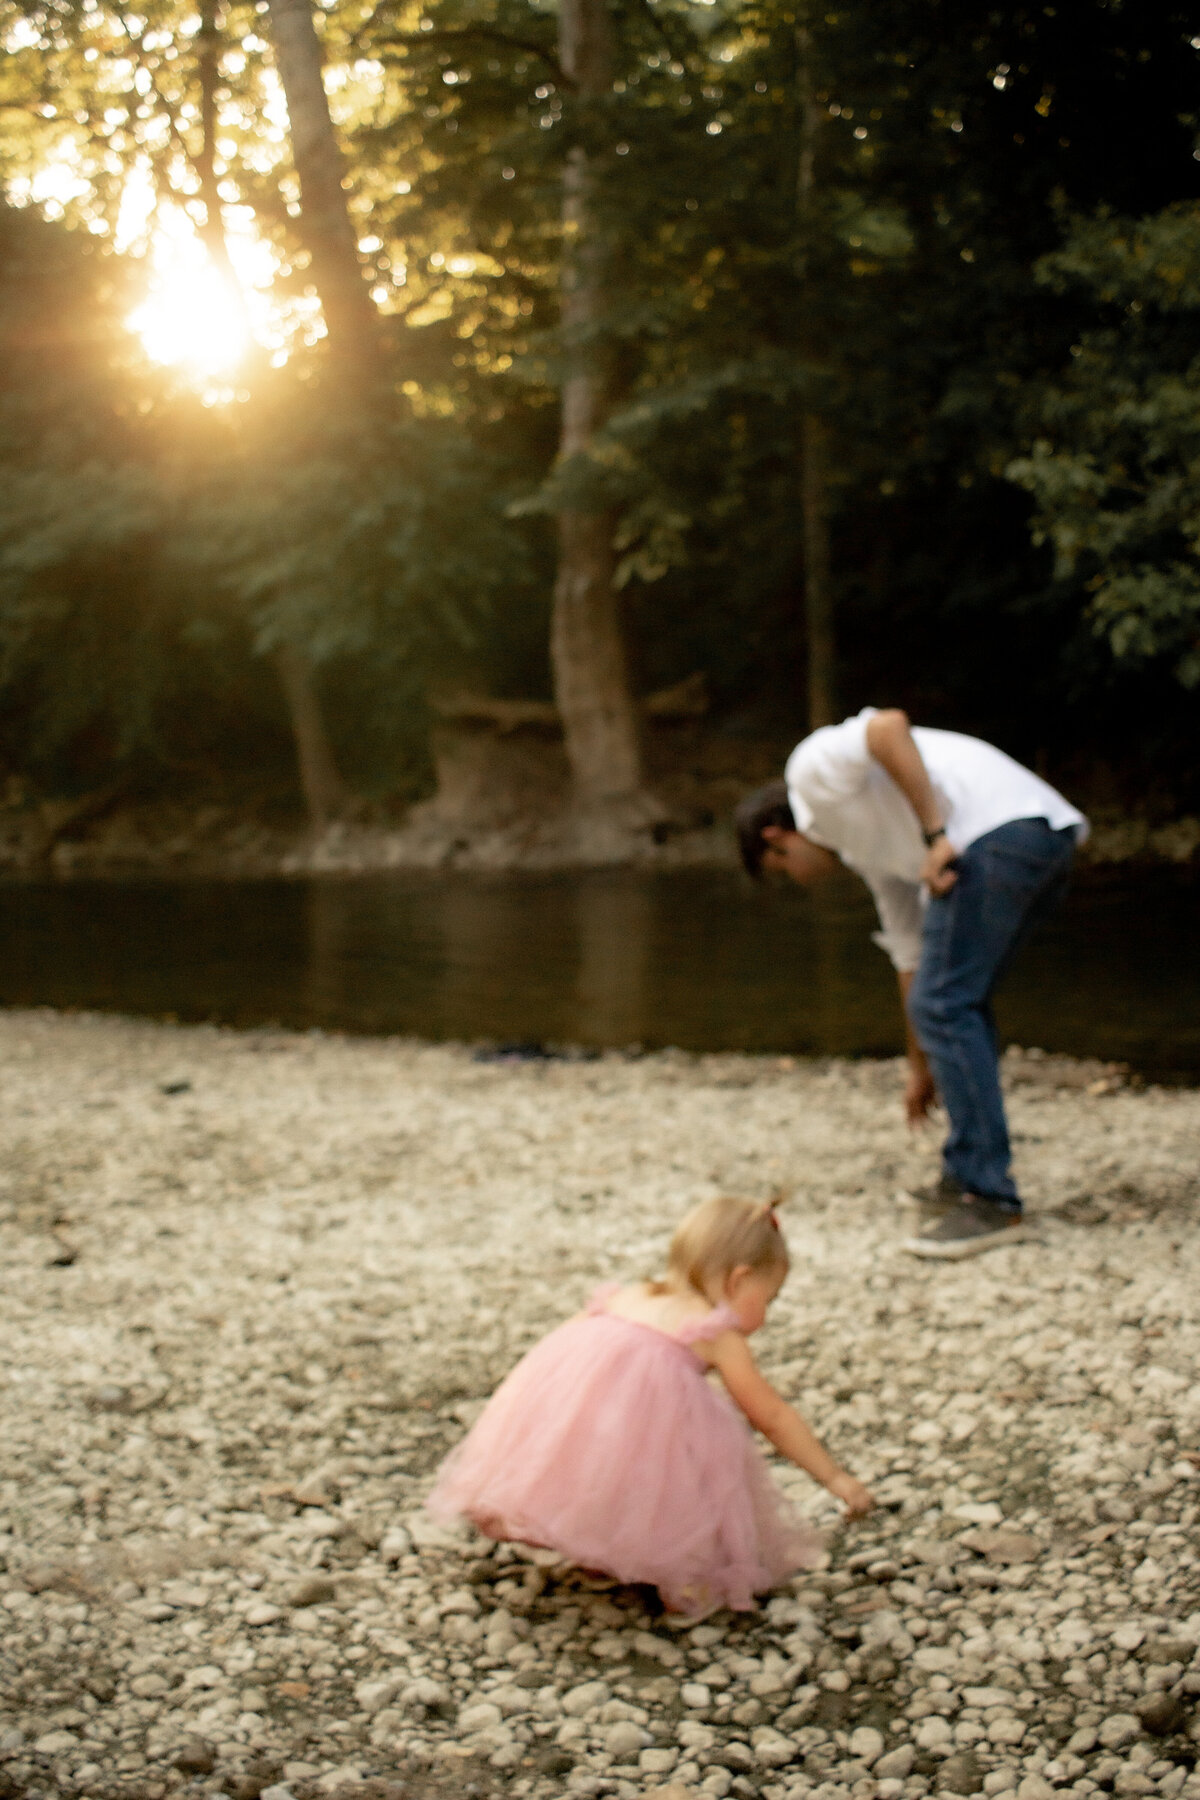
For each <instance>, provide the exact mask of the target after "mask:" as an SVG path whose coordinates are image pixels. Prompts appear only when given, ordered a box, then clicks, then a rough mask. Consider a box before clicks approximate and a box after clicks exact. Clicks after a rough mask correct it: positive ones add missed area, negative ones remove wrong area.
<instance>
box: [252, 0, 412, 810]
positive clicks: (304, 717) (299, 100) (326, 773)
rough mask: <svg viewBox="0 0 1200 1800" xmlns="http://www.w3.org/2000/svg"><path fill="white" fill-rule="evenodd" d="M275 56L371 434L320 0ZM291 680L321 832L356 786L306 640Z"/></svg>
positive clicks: (348, 396) (284, 32)
mask: <svg viewBox="0 0 1200 1800" xmlns="http://www.w3.org/2000/svg"><path fill="white" fill-rule="evenodd" d="M269 11H270V18H271V34H272V38H273V40H274V45H275V61H276V66H277V68H278V71H279V79H280V82H281V83H282V86H283V92H284V98H285V99H286V101H287V109H288V122H289V125H290V129H291V143H292V161H293V162H294V164H295V167H296V174H297V176H298V178H299V181H300V229H301V235H302V236H303V239H304V243H305V246H306V248H307V250H308V254H309V259H310V267H311V270H312V277H313V281H314V282H315V284H316V289H317V293H318V295H319V296H320V301H321V310H322V312H323V313H324V315H325V330H326V333H327V336H328V343H329V350H330V354H331V357H332V359H333V361H334V363H335V365H336V367H337V371H338V382H339V390H340V391H339V395H338V403H339V405H341V407H342V410H343V414H348V421H347V422H348V423H350V424H351V425H352V426H358V427H359V428H361V429H362V430H364V431H366V430H369V429H370V424H371V421H372V419H373V418H374V417H375V416H377V410H378V408H379V407H380V406H381V405H382V404H383V403H384V400H385V396H386V394H387V392H388V383H387V372H386V369H385V367H384V363H383V357H382V352H381V345H380V340H379V335H378V320H377V315H376V312H375V307H374V303H373V302H372V300H371V296H370V294H369V292H368V291H367V284H366V279H365V272H364V270H363V267H362V264H361V263H360V261H359V258H358V241H357V237H356V234H355V230H354V225H353V221H352V220H351V217H350V211H349V208H348V206H347V204H346V193H345V188H344V186H343V181H344V177H345V164H344V162H343V158H342V152H341V148H340V146H339V145H338V141H337V138H336V136H335V134H334V129H333V120H332V119H331V118H330V115H329V100H328V97H327V96H326V93H325V82H324V79H323V77H322V73H321V63H322V57H321V41H320V39H319V38H318V36H317V31H316V26H315V25H314V23H313V14H312V6H311V4H310V0H270V5H269ZM276 662H277V666H278V668H279V673H280V679H281V680H282V682H283V689H284V694H285V696H286V699H287V704H288V712H289V714H290V716H291V721H292V731H293V734H294V736H295V739H296V754H297V759H298V761H299V764H300V781H301V785H302V787H303V789H304V797H305V800H306V802H307V804H308V811H309V817H310V819H311V820H312V824H313V827H314V829H315V830H317V831H321V830H324V828H325V827H326V826H327V825H328V824H329V822H330V821H331V820H332V819H335V818H337V817H339V816H340V815H342V814H344V813H345V812H346V810H347V807H348V805H349V802H350V794H349V790H348V789H347V787H346V784H345V783H344V781H343V780H342V777H341V775H340V774H339V772H338V768H337V764H336V762H335V761H334V756H333V750H332V748H331V746H330V743H329V736H328V733H327V732H326V729H325V722H324V719H323V717H322V714H321V704H320V696H319V694H318V692H317V685H316V677H315V672H314V670H313V667H312V663H311V660H310V659H309V657H308V656H307V654H306V653H305V651H304V650H303V649H302V648H301V647H300V646H299V645H297V644H293V643H287V644H284V645H282V646H281V648H280V649H279V651H278V654H277V657H276Z"/></svg>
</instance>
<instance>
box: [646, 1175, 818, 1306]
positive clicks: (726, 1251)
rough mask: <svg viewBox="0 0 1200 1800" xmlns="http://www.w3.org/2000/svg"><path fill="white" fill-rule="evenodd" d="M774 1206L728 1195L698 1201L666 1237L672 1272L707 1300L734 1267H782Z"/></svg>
mask: <svg viewBox="0 0 1200 1800" xmlns="http://www.w3.org/2000/svg"><path fill="white" fill-rule="evenodd" d="M775 1204H776V1203H774V1202H771V1201H766V1202H761V1203H759V1202H755V1201H753V1200H732V1199H729V1198H728V1197H722V1198H721V1199H718V1200H702V1201H701V1202H700V1205H699V1206H695V1207H693V1208H692V1210H691V1212H690V1213H689V1214H688V1216H687V1218H686V1219H684V1220H683V1222H682V1224H681V1225H680V1226H679V1228H678V1230H677V1231H676V1233H675V1236H674V1237H673V1238H672V1239H671V1249H670V1254H669V1255H668V1257H667V1267H668V1268H669V1270H670V1272H671V1274H672V1275H674V1276H676V1277H678V1278H679V1279H681V1280H683V1281H686V1282H687V1284H688V1286H689V1287H693V1288H695V1290H696V1292H697V1293H699V1294H703V1295H705V1297H706V1298H707V1297H711V1295H712V1292H713V1290H714V1289H720V1288H721V1287H722V1286H723V1285H724V1283H725V1279H726V1277H727V1276H728V1275H730V1274H731V1273H732V1271H733V1270H734V1269H737V1268H747V1269H754V1270H756V1271H757V1270H759V1269H778V1268H782V1269H786V1268H787V1266H788V1253H787V1245H786V1244H785V1243H784V1241H783V1233H782V1231H781V1230H780V1229H779V1219H778V1217H777V1216H776V1212H775Z"/></svg>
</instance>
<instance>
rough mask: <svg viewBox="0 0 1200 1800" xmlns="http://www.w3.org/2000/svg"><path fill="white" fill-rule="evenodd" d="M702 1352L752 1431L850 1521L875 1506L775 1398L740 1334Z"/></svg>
mask: <svg viewBox="0 0 1200 1800" xmlns="http://www.w3.org/2000/svg"><path fill="white" fill-rule="evenodd" d="M706 1348H707V1349H708V1352H709V1357H710V1360H711V1362H712V1365H713V1367H714V1368H715V1369H716V1370H718V1372H719V1373H720V1376H721V1379H722V1381H723V1382H724V1383H725V1386H726V1387H727V1388H728V1389H729V1392H730V1394H731V1395H732V1396H733V1398H734V1400H736V1401H737V1404H738V1405H739V1406H740V1407H741V1409H742V1411H743V1412H744V1413H745V1415H746V1417H747V1418H748V1419H749V1421H750V1423H751V1424H752V1425H753V1426H754V1427H755V1429H756V1430H758V1431H761V1432H762V1434H763V1436H764V1437H765V1438H769V1439H770V1441H771V1443H773V1444H774V1446H775V1448H776V1449H777V1450H778V1451H779V1452H780V1453H781V1454H782V1455H783V1456H786V1457H787V1459H788V1461H789V1462H794V1463H795V1464H796V1466H797V1468H800V1469H803V1470H805V1472H806V1473H807V1474H809V1475H811V1476H812V1478H813V1480H814V1481H819V1482H820V1483H821V1486H822V1487H826V1488H828V1489H829V1491H830V1493H831V1494H836V1496H837V1498H838V1499H839V1500H841V1501H842V1502H843V1504H844V1505H845V1507H846V1510H847V1511H848V1512H849V1514H850V1516H851V1518H860V1517H861V1516H862V1514H863V1513H866V1512H869V1511H870V1510H871V1508H872V1506H873V1505H874V1504H875V1501H874V1498H873V1496H872V1495H871V1493H870V1491H869V1489H867V1488H865V1487H864V1486H863V1484H862V1482H861V1481H857V1480H856V1479H855V1478H854V1476H853V1475H851V1474H849V1473H848V1472H847V1470H845V1469H843V1468H842V1467H841V1465H840V1464H839V1463H836V1462H835V1461H834V1460H833V1458H832V1456H830V1454H829V1452H828V1450H826V1448H825V1446H824V1444H822V1442H821V1440H820V1438H818V1437H817V1435H816V1433H815V1432H814V1431H813V1430H812V1429H811V1427H810V1426H808V1425H806V1424H805V1422H804V1420H803V1419H802V1418H801V1417H800V1414H799V1413H798V1412H797V1411H796V1409H795V1407H794V1406H789V1405H788V1403H787V1401H786V1400H785V1399H784V1398H783V1396H782V1394H778V1393H776V1391H775V1389H774V1388H773V1387H772V1386H771V1384H770V1382H769V1381H768V1380H767V1379H766V1377H765V1375H763V1374H762V1373H761V1371H760V1370H759V1368H758V1365H757V1363H756V1362H755V1360H754V1357H753V1356H752V1355H751V1352H750V1346H749V1344H748V1343H747V1342H746V1340H745V1338H744V1337H742V1335H741V1333H740V1332H736V1331H726V1332H722V1334H721V1336H720V1337H719V1338H716V1339H715V1340H714V1341H713V1342H712V1343H711V1344H709V1345H707V1346H706Z"/></svg>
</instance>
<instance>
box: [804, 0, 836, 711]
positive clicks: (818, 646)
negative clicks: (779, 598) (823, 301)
mask: <svg viewBox="0 0 1200 1800" xmlns="http://www.w3.org/2000/svg"><path fill="white" fill-rule="evenodd" d="M796 51H797V60H798V74H799V87H800V93H799V101H800V159H799V166H798V169H797V174H796V213H797V223H798V226H799V229H800V235H801V242H802V251H801V258H802V267H801V281H802V284H803V283H805V282H807V283H811V281H812V273H811V267H810V264H811V242H810V240H811V235H812V232H813V229H814V226H815V220H814V216H813V214H814V206H813V201H814V198H815V191H816V147H817V132H818V129H819V126H820V120H821V112H820V107H819V105H818V102H817V97H816V82H815V79H814V73H813V57H814V46H813V34H812V30H811V28H810V26H809V24H808V22H807V18H806V15H805V13H804V12H803V11H802V12H801V15H800V23H799V25H798V26H797V28H796ZM801 304H802V305H803V297H802V299H801ZM808 350H809V354H810V356H811V355H813V354H814V352H815V350H816V344H815V342H814V337H813V333H812V331H811V329H810V331H809V334H808ZM800 439H801V450H800V457H801V469H800V491H801V514H802V521H803V529H804V637H805V646H806V651H807V657H808V728H809V730H810V731H815V730H816V729H817V727H818V726H819V725H832V724H833V722H834V720H835V719H836V718H837V660H836V643H835V639H834V619H833V591H832V583H831V557H830V545H829V500H828V481H827V473H826V471H827V461H826V446H827V442H828V432H827V429H826V426H825V421H824V420H823V419H822V418H821V417H820V415H819V414H818V413H817V412H815V411H813V410H812V408H806V409H805V411H804V414H803V416H802V418H801V421H800Z"/></svg>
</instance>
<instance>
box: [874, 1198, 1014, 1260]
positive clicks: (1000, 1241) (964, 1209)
mask: <svg viewBox="0 0 1200 1800" xmlns="http://www.w3.org/2000/svg"><path fill="white" fill-rule="evenodd" d="M1028 1236H1029V1228H1028V1226H1027V1225H1026V1223H1025V1220H1024V1217H1023V1216H1022V1214H1021V1213H1019V1212H1012V1211H1010V1210H1009V1208H1008V1207H1006V1206H997V1205H996V1204H995V1203H994V1202H993V1201H991V1200H981V1199H980V1198H979V1196H978V1195H977V1194H964V1195H963V1196H962V1200H961V1202H960V1203H959V1204H958V1205H957V1206H953V1207H951V1208H950V1209H949V1211H944V1212H943V1213H942V1214H941V1216H940V1218H939V1219H938V1220H937V1222H936V1223H933V1224H930V1225H929V1226H928V1227H927V1229H926V1230H924V1231H922V1232H921V1233H920V1235H919V1236H918V1237H913V1238H908V1239H907V1240H906V1241H905V1244H904V1249H905V1250H908V1251H911V1253H912V1254H913V1255H914V1256H929V1257H940V1258H941V1259H942V1260H943V1261H944V1262H961V1260H962V1259H963V1257H966V1256H980V1255H982V1253H983V1252H984V1251H985V1250H995V1249H997V1248H998V1247H1001V1246H1003V1245H1005V1244H1019V1243H1021V1242H1022V1240H1023V1239H1025V1238H1027V1237H1028Z"/></svg>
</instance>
